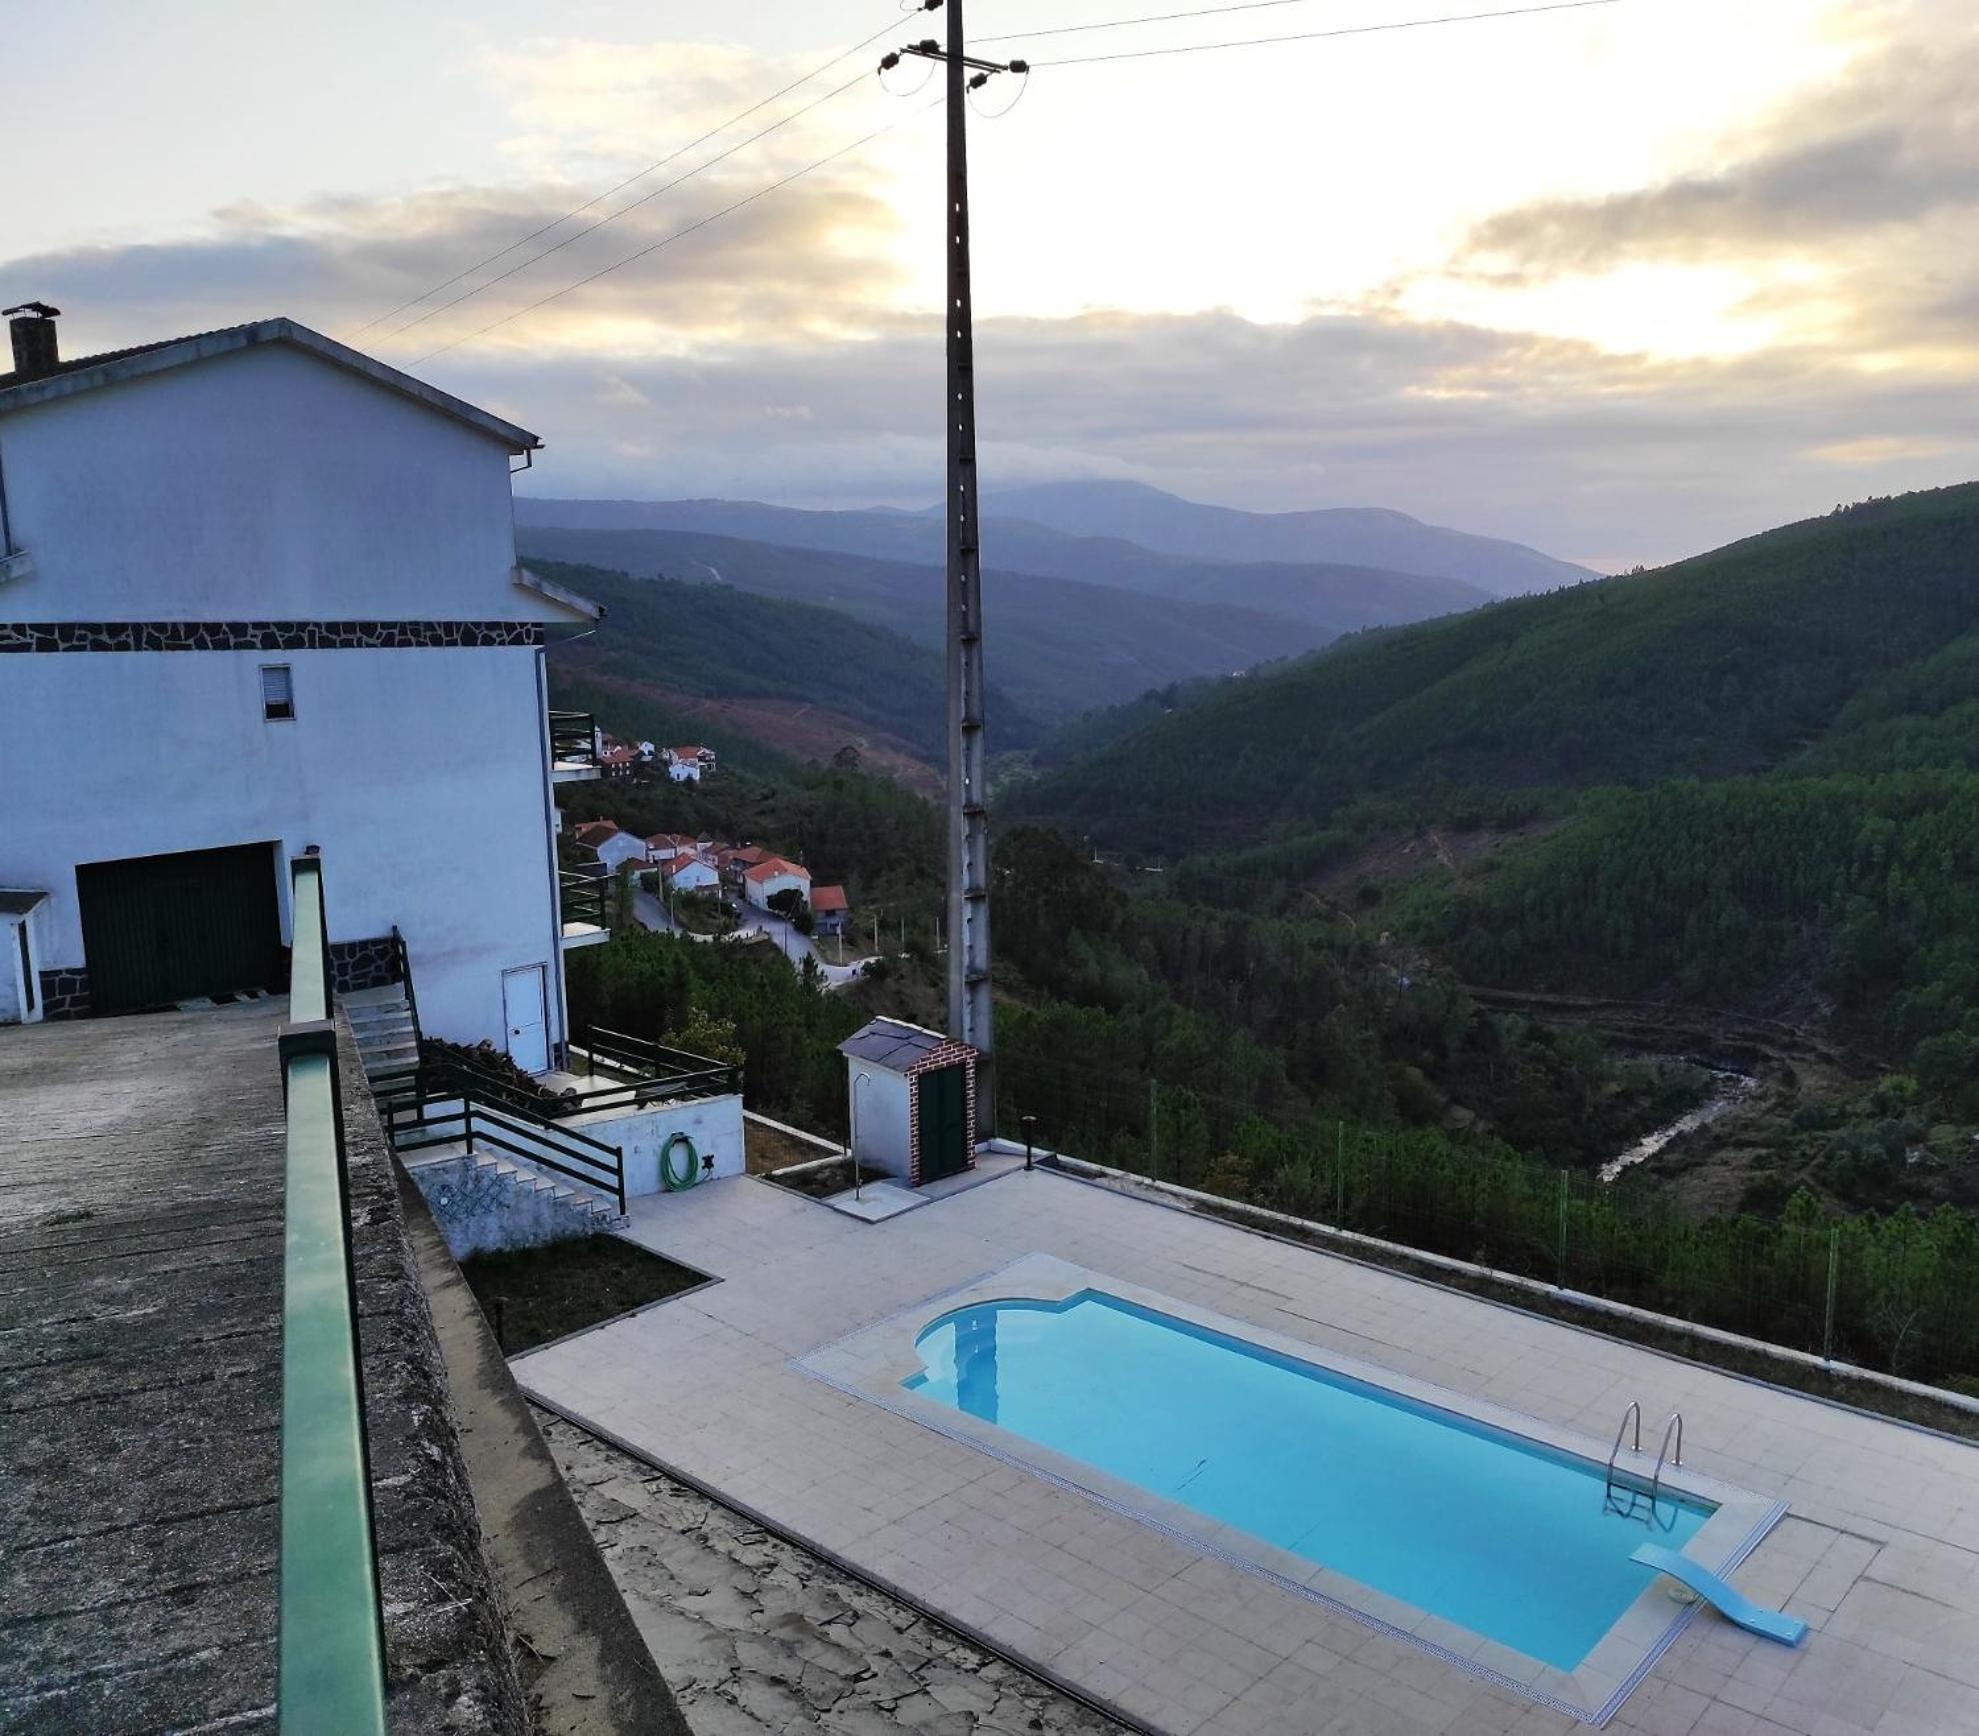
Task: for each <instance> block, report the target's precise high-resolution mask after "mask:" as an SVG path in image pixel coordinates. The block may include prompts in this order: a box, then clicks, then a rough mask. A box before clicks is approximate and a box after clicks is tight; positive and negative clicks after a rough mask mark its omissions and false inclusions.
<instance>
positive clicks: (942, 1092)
mask: <svg viewBox="0 0 1979 1736" xmlns="http://www.w3.org/2000/svg"><path fill="white" fill-rule="evenodd" d="M915 1084H916V1086H917V1088H918V1090H919V1094H920V1099H921V1180H922V1181H924V1182H930V1181H940V1180H941V1178H942V1177H943V1176H945V1175H959V1174H960V1173H961V1172H962V1171H963V1170H965V1169H967V1168H968V1167H969V1086H968V1078H967V1076H966V1074H965V1072H964V1070H963V1068H962V1066H961V1065H960V1063H957V1064H956V1065H955V1066H953V1067H937V1068H936V1069H935V1070H934V1071H933V1072H932V1073H923V1074H922V1075H921V1076H920V1077H919V1079H917V1080H916V1081H915Z"/></svg>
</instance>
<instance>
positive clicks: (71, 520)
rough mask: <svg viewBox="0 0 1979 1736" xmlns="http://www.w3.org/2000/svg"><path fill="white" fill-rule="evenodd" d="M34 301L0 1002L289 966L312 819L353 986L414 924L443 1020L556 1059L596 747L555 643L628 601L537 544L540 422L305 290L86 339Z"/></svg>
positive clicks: (282, 977) (85, 1007)
mask: <svg viewBox="0 0 1979 1736" xmlns="http://www.w3.org/2000/svg"><path fill="white" fill-rule="evenodd" d="M13 316H14V317H13V320H12V337H13V341H14V361H15V367H14V371H13V372H12V373H9V374H4V375H0V500H4V503H5V505H4V510H0V692H4V694H5V704H4V707H0V887H4V888H8V889H10V890H9V891H8V892H7V893H6V894H5V899H4V902H5V903H6V905H7V914H8V917H9V920H8V921H7V922H6V924H5V927H4V929H0V940H4V941H6V942H8V943H10V944H11V945H13V946H14V948H15V953H14V957H13V960H12V961H11V975H10V974H7V973H4V972H0V1018H7V1017H20V1016H37V1015H41V1016H47V1017H61V1016H78V1015H83V1014H92V1013H93V1014H104V1013H121V1012H130V1011H136V1010H140V1009H143V1008H148V1007H153V1006H158V1005H162V1004H170V1003H173V1002H176V1001H180V1000H185V999H189V998H196V997H200V996H207V995H213V994H225V993H230V992H234V991H240V990H251V989H257V988H268V987H280V986H281V985H282V984H283V983H284V982H285V981H286V947H287V943H288V941H289V936H290V912H289V908H288V875H287V873H286V866H287V864H288V862H289V860H290V859H291V858H292V857H296V856H299V855H302V854H305V853H307V852H309V851H312V850H314V851H317V852H319V853H320V854H321V857H322V860H323V864H324V883H325V887H326V891H327V895H328V924H329V932H330V939H331V943H332V952H333V960H334V963H335V967H336V970H337V974H338V978H339V987H341V988H344V989H346V990H348V989H350V988H353V987H364V986H368V985H369V983H370V982H372V981H378V980H382V975H383V973H384V972H385V971H386V970H387V969H389V968H390V962H391V960H392V958H393V957H394V955H395V954H396V951H397V948H398V945H399V943H400V941H401V940H402V942H403V945H404V948H405V951H406V955H407V956H408V957H409V960H410V965H411V972H412V977H413V980H414V984H415V987H416V994H417V999H418V1009H419V1014H420V1017H421V1020H422V1023H423V1024H424V1027H425V1029H426V1030H427V1031H428V1032H429V1033H430V1034H432V1035H435V1036H440V1037H446V1038H449V1039H452V1040H454V1041H457V1042H464V1043H473V1042H478V1041H480V1040H482V1039H489V1040H492V1041H493V1042H495V1043H496V1044H498V1045H500V1046H502V1047H504V1048H505V1049H507V1051H508V1052H509V1053H510V1054H511V1055H512V1056H513V1057H514V1058H515V1060H516V1061H517V1063H518V1064H519V1065H521V1066H523V1067H524V1068H526V1069H529V1070H531V1071H539V1070H541V1069H543V1068H545V1067H548V1066H549V1065H550V1064H551V1063H552V1061H553V1060H554V1059H555V1058H556V1056H557V1055H558V1053H559V1052H560V1050H561V1047H562V1045H563V1044H564V1042H565V1017H564V992H563V964H562V955H563V941H562V923H561V920H560V916H559V911H558V892H557V888H558V881H557V863H556V851H555V843H554V834H555V810H554V808H553V806H552V803H551V785H552V782H553V781H555V780H559V779H562V778H566V777H583V776H596V775H597V774H596V767H595V763H594V762H595V755H594V754H593V755H590V756H588V757H589V758H590V759H591V760H592V761H593V763H590V764H585V763H583V762H584V760H585V759H586V757H587V756H586V754H585V751H584V748H585V741H586V737H585V736H584V735H583V734H580V735H579V736H578V745H577V747H576V749H575V750H573V751H565V750H563V749H562V748H561V747H560V749H559V752H558V754H556V755H553V753H552V749H551V733H550V727H549V719H548V717H547V714H546V701H545V696H546V692H547V689H546V686H545V677H544V668H543V643H544V635H545V629H546V628H549V627H552V626H555V625H558V624H563V623H570V624H584V623H589V622H590V621H593V620H595V619H596V617H597V616H598V614H599V610H598V609H597V607H596V606H595V605H593V604H590V603H587V602H585V601H584V600H583V599H582V598H579V597H576V596H574V595H572V594H571V593H569V592H567V591H565V590H563V589H562V588H561V587H559V586H557V585H555V584H553V583H550V582H548V581H545V580H541V579H537V578H536V577H534V576H533V575H530V574H527V573H525V572H523V571H522V570H521V569H519V568H518V567H517V565H516V558H515V533H514V514H513V506H512V502H511V498H510V482H509V477H510V474H511V472H512V470H513V469H514V468H516V467H517V465H518V462H519V461H524V460H526V459H527V457H528V455H529V454H530V453H532V452H533V451H534V450H535V449H536V448H537V447H538V446H539V444H540V442H539V441H538V440H537V438H536V436H535V435H533V434H531V433H530V432H528V431H527V430H526V429H523V428H519V427H517V426H515V425H514V424H513V423H511V422H508V421H505V420H504V419H503V418H501V417H499V416H496V415H494V414H491V413H490V412H488V411H486V410H481V409H477V408H475V407H474V406H473V405H471V404H467V403H463V402H462V401H461V400H460V399H458V398H453V397H450V396H448V395H447V394H446V393H444V392H441V391H438V390H436V389H435V388H433V387H431V386H428V385H426V384H424V383H423V382H422V381H419V380H416V379H413V378H412V377H410V376H409V375H406V374H403V373H400V372H399V371H398V370H396V369H394V368H390V367H387V366H385V365H384V364H383V363H380V362H377V361H374V360H372V359H371V358H370V357H368V356H364V355H361V354H359V353H358V352H357V351H355V350H351V349H347V348H345V347H344V346H343V345H342V344H339V343H336V342H334V341H332V340H331V339H329V338H326V337H323V336H321V335H320V334H318V333H316V332H313V331H310V330H309V329H308V328H306V327H304V326H300V325H297V324H295V323H294V322H293V321H290V320H286V319H270V320H262V321H258V322H256V323H254V324H252V325H239V326H232V327H229V328H227V329H225V330H222V331H214V332H207V333H203V334H200V335H198V336H196V337H188V338H174V339H167V340H164V341H162V342H158V343H150V344H143V345H139V346H138V347H136V348H135V349H128V350H119V351H114V352H110V353H108V354H104V355H100V356H85V357H82V358H79V359H77V360H74V361H63V360H61V359H60V357H59V355H58V346H57V342H56V323H55V317H54V316H55V310H54V309H52V308H45V307H43V306H42V305H41V304H38V303H36V304H30V305H28V306H27V307H24V308H20V309H16V310H13ZM581 728H582V730H583V731H588V729H589V722H588V720H584V722H583V724H582V726H581ZM568 739H569V733H568V731H566V734H565V735H564V736H561V737H560V738H559V740H560V742H562V741H564V740H568ZM463 837H475V838H488V837H494V838H500V839H501V840H502V841H503V848H502V849H500V850H497V851H484V852H481V854H480V857H479V860H478V861H477V864H476V869H475V872H474V874H473V875H472V876H471V877H467V878H463V876H462V875H461V873H460V871H459V857H460V840H461V839H462V838H463ZM634 842H635V843H636V842H637V840H634ZM22 904H25V905H26V906H27V910H26V912H25V913H23V912H21V911H19V910H18V909H17V908H16V907H17V906H19V905H22ZM22 914H25V916H26V920H21V921H15V920H13V919H12V918H13V916H15V915H22ZM9 984H11V985H13V986H12V987H11V989H9V987H8V985H9ZM30 993H31V994H32V996H33V999H34V1002H35V1005H34V1006H33V1008H31V1009H30V1008H28V1007H26V1006H25V1005H24V1003H25V1001H26V1000H27V998H28V995H29V994H30Z"/></svg>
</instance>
